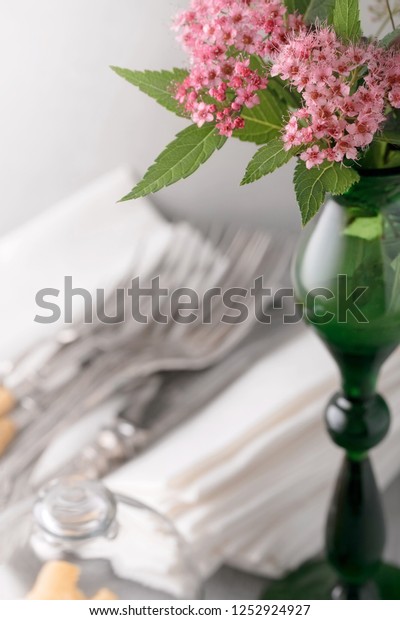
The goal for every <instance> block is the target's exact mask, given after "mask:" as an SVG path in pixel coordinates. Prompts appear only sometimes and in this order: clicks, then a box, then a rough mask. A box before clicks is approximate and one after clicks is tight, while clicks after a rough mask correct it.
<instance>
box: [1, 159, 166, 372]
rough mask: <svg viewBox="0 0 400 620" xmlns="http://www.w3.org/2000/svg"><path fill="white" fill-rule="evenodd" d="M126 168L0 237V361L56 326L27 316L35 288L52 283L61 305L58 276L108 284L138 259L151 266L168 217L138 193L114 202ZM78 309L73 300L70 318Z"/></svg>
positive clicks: (81, 283) (124, 185)
mask: <svg viewBox="0 0 400 620" xmlns="http://www.w3.org/2000/svg"><path fill="white" fill-rule="evenodd" d="M133 182H134V181H133V178H132V175H131V174H130V172H129V171H128V170H127V169H125V168H121V169H117V170H115V171H113V172H111V173H109V174H107V175H105V176H104V177H101V178H100V179H98V180H96V181H94V182H93V183H92V184H91V185H89V186H88V187H86V188H84V189H83V190H82V191H80V192H78V193H77V194H75V195H73V196H71V198H68V199H67V200H65V201H63V202H62V203H61V204H59V205H55V206H54V207H53V208H52V209H51V210H48V211H46V212H44V213H42V214H41V215H39V216H38V217H35V218H34V219H32V220H30V221H28V222H27V223H26V224H25V225H24V226H21V227H19V228H17V229H16V230H14V231H12V232H11V233H9V234H8V235H6V236H4V237H2V238H1V239H0V286H1V290H2V291H3V292H4V295H5V296H6V297H5V299H7V302H4V301H3V304H2V321H1V323H0V343H1V344H0V365H1V361H3V360H13V359H15V358H16V356H17V355H19V354H20V353H22V352H24V351H25V350H26V349H27V348H28V347H29V345H32V344H35V343H36V342H41V341H42V340H43V339H46V338H50V337H52V336H53V335H54V334H56V332H57V331H59V330H60V328H61V327H62V326H63V324H62V320H60V321H59V322H57V323H52V324H46V325H44V324H40V323H37V322H34V318H35V316H36V315H37V314H38V313H39V314H44V311H43V310H40V309H38V307H37V305H36V301H35V297H36V293H37V292H38V291H39V290H41V289H43V288H49V287H50V288H55V289H58V290H60V295H59V297H58V299H57V302H58V303H59V304H60V307H61V308H63V304H64V295H63V292H64V278H65V276H72V281H73V286H74V287H78V288H85V289H87V290H88V291H90V292H91V293H94V292H95V291H96V289H97V288H100V287H101V288H104V289H105V291H106V294H107V292H110V291H111V290H112V287H113V286H114V285H115V282H116V281H118V279H119V278H120V277H121V275H123V274H124V273H126V271H127V268H128V266H132V267H134V264H133V265H132V263H133V262H134V260H135V259H136V261H138V260H139V257H138V256H137V255H135V250H136V251H137V248H138V247H139V245H140V244H141V242H142V240H143V239H144V238H145V239H146V244H145V246H143V247H141V246H140V249H141V256H140V264H141V265H146V266H148V267H151V265H152V264H154V263H155V262H156V261H157V260H158V258H159V257H160V256H161V254H162V252H163V249H164V248H165V247H166V245H167V244H168V242H169V241H170V239H171V234H172V232H171V228H172V227H171V225H170V224H168V223H167V222H166V221H165V220H164V219H163V218H162V217H161V216H160V215H159V214H158V213H157V211H156V210H155V209H154V207H153V206H152V204H151V203H150V202H149V201H148V200H146V199H141V200H138V201H136V202H135V204H132V203H121V204H116V203H117V201H118V200H119V199H120V198H121V196H123V195H124V194H126V192H127V189H129V188H130V187H131V186H132V184H133ZM81 313H82V307H81V306H80V305H79V300H78V301H77V303H76V304H75V303H74V318H76V319H78V318H79V317H80V314H81Z"/></svg>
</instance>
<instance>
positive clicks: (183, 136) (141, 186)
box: [122, 123, 226, 200]
mask: <svg viewBox="0 0 400 620" xmlns="http://www.w3.org/2000/svg"><path fill="white" fill-rule="evenodd" d="M225 142H226V138H225V137H224V136H220V135H218V134H217V133H216V130H215V126H214V125H210V124H209V123H207V124H205V125H203V127H201V128H199V127H197V125H190V126H189V127H187V128H186V129H184V130H183V131H181V132H180V133H178V135H177V136H176V139H175V140H174V141H173V142H171V144H169V145H168V146H167V147H166V149H165V150H164V151H163V152H162V153H161V155H159V156H158V157H157V159H156V161H155V163H154V164H153V165H152V166H151V167H150V168H149V169H148V171H147V172H146V174H145V176H144V177H143V180H142V181H140V183H138V184H137V185H136V187H134V188H133V190H132V191H131V192H130V193H129V194H128V195H127V196H125V197H124V198H122V200H132V199H133V198H140V197H141V196H147V195H148V194H153V193H155V192H158V191H159V190H160V189H162V188H163V187H167V186H168V185H172V184H173V183H176V182H177V181H180V180H181V179H186V177H188V176H190V175H191V174H193V172H196V170H197V169H198V168H199V167H200V166H201V164H203V163H204V162H205V161H207V160H208V159H209V158H210V157H211V155H212V154H213V153H214V152H215V151H217V150H219V149H220V148H221V147H222V146H223V145H224V144H225Z"/></svg>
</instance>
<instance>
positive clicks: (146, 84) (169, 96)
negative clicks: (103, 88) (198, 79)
mask: <svg viewBox="0 0 400 620" xmlns="http://www.w3.org/2000/svg"><path fill="white" fill-rule="evenodd" d="M111 69H112V70H113V71H114V72H115V73H116V74H117V75H119V76H120V77H122V78H124V80H127V82H129V83H130V84H133V85H134V86H137V88H139V89H140V90H141V91H142V92H143V93H145V94H146V95H149V96H150V97H152V98H153V99H155V100H156V101H157V102H158V103H159V104H160V105H162V106H163V107H164V108H166V109H167V110H169V111H170V112H174V113H175V114H177V115H178V116H187V115H186V114H185V111H184V110H183V108H182V106H181V105H180V104H179V102H178V101H177V100H176V99H175V97H174V92H173V88H174V84H176V83H179V82H183V80H184V79H185V78H186V77H187V75H188V72H187V71H185V70H184V69H172V70H171V71H131V70H130V69H122V68H121V67H111Z"/></svg>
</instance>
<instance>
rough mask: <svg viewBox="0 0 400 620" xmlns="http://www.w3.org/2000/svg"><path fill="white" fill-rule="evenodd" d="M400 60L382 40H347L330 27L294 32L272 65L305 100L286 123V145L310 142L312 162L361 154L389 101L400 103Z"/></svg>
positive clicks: (306, 155) (307, 152) (307, 156)
mask: <svg viewBox="0 0 400 620" xmlns="http://www.w3.org/2000/svg"><path fill="white" fill-rule="evenodd" d="M299 58H301V62H299ZM397 61H400V54H397V58H396V59H395V58H394V57H393V53H392V52H388V51H387V50H384V49H383V48H382V47H379V46H378V45H377V44H368V45H366V44H364V43H360V44H359V45H353V44H352V45H346V44H344V43H343V42H342V41H340V40H339V39H338V38H337V36H336V34H335V32H334V31H332V30H331V29H329V28H322V29H319V30H314V31H309V32H305V31H304V30H303V31H301V32H300V33H297V34H296V33H295V34H293V35H291V36H290V37H289V38H288V40H287V43H286V45H283V46H281V49H280V52H279V54H278V55H277V57H276V59H275V62H274V64H273V66H272V70H271V73H272V74H273V75H279V76H280V77H281V78H282V79H287V80H288V81H289V83H290V84H291V85H292V86H293V87H294V88H296V90H297V91H298V92H299V93H300V94H301V95H302V100H303V107H302V108H300V110H297V111H296V112H294V113H293V114H292V116H291V118H290V120H289V122H288V123H287V125H286V126H285V129H284V134H283V141H284V144H285V149H287V148H291V147H292V146H301V145H304V147H305V151H304V152H303V153H302V154H301V158H302V159H303V161H305V162H306V165H307V167H308V168H311V167H313V166H316V165H319V164H320V163H322V161H323V160H324V159H328V160H329V161H338V162H339V161H343V160H344V159H353V160H355V159H357V157H358V154H359V150H360V149H364V148H366V147H367V146H369V144H370V143H371V142H372V140H373V138H374V135H375V134H376V132H377V131H379V129H380V128H381V126H382V123H383V122H384V120H385V112H386V106H387V105H388V103H389V104H390V105H392V106H393V107H400V64H399V62H397ZM299 119H302V127H301V128H299V127H298V121H299Z"/></svg>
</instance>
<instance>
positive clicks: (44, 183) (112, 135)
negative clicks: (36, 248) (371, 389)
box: [0, 0, 375, 234]
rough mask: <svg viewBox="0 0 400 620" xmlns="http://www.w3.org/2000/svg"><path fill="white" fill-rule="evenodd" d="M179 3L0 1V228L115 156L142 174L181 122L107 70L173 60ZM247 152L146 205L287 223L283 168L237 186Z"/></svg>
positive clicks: (230, 153)
mask: <svg viewBox="0 0 400 620" xmlns="http://www.w3.org/2000/svg"><path fill="white" fill-rule="evenodd" d="M361 5H362V9H363V13H364V15H363V18H364V25H365V30H366V31H367V32H368V31H371V32H372V31H373V28H374V27H375V26H373V25H372V24H370V23H369V15H368V8H367V5H368V3H367V2H366V0H362V2H361ZM185 6H187V2H186V0H179V1H178V0H146V1H144V0H118V2H112V1H111V0H85V2H82V1H81V0H69V1H68V2H53V1H52V0H37V1H36V2H34V3H33V2H31V1H30V0H14V1H13V2H7V1H5V0H3V2H2V3H1V7H2V10H1V20H0V58H1V65H2V96H1V98H0V118H1V121H0V122H1V125H2V127H1V151H0V153H1V155H0V157H1V161H0V166H1V170H2V195H3V205H4V207H3V213H2V218H1V221H0V234H2V233H5V232H7V231H8V230H10V229H12V228H14V227H15V226H17V225H18V224H20V223H21V222H23V221H25V220H26V219H27V218H29V217H31V216H33V215H35V214H36V213H38V212H39V211H41V210H44V209H46V208H49V207H50V206H51V205H53V204H54V203H55V202H57V201H59V200H60V199H63V198H65V197H67V196H68V195H69V194H71V193H72V192H74V191H76V190H78V189H79V188H80V187H82V186H83V185H85V184H87V183H88V182H90V181H91V180H93V179H95V178H96V177H98V176H99V175H100V174H103V173H106V172H108V171H109V170H111V169H113V168H115V167H116V166H117V165H118V164H121V163H124V164H125V163H128V164H130V165H131V166H132V169H133V170H134V171H135V172H136V173H137V175H141V174H143V172H144V171H145V169H146V168H147V166H148V165H149V164H150V163H152V161H153V159H154V158H155V157H156V155H158V153H159V152H160V150H161V149H162V148H163V147H164V146H165V145H166V144H167V143H168V142H170V141H171V139H172V138H173V136H174V135H175V133H176V132H177V131H179V130H180V129H181V128H182V127H183V126H185V121H184V120H181V119H178V118H175V117H174V116H173V115H172V114H169V113H168V112H167V111H166V110H164V109H162V108H161V107H159V106H158V104H157V103H155V102H153V101H152V100H150V99H149V98H148V97H147V96H146V95H143V94H141V93H140V92H139V91H137V90H136V89H135V88H134V87H132V86H131V85H129V84H127V83H124V82H123V81H122V80H121V79H120V78H118V77H117V76H115V75H114V74H113V73H112V72H111V71H110V70H109V68H108V67H109V65H118V66H122V67H129V68H132V69H145V68H148V69H161V68H164V69H168V68H170V67H172V66H182V65H183V64H184V62H185V58H184V56H183V54H182V52H181V50H180V49H179V46H178V44H177V43H176V42H175V35H174V33H173V32H171V30H170V24H171V19H172V17H173V15H174V14H175V13H176V11H177V10H179V9H180V8H182V7H185ZM254 150H255V149H254V146H253V145H251V144H244V143H241V142H239V141H237V142H235V141H230V142H229V143H228V144H227V145H226V146H225V148H224V152H223V153H219V154H217V155H216V156H215V157H213V158H212V160H211V161H209V162H208V163H207V164H206V165H205V166H204V167H202V169H200V171H199V172H198V173H197V174H196V175H194V176H193V177H192V178H190V179H188V180H186V181H185V182H183V183H179V184H178V185H177V186H174V187H171V188H169V189H167V190H164V191H163V192H161V193H160V194H158V195H157V196H156V197H155V198H154V202H155V203H156V205H157V206H159V207H160V208H161V209H162V210H163V211H164V212H166V213H169V214H174V215H182V216H184V217H185V218H187V219H190V220H195V221H207V220H208V219H210V218H211V217H212V218H213V219H214V220H215V219H217V220H221V221H226V220H229V221H237V222H245V223H251V224H254V225H263V226H269V225H271V224H273V225H274V227H279V228H284V227H290V228H292V229H298V227H299V223H300V220H299V217H298V210H297V208H296V205H295V198H294V193H293V188H292V184H291V183H290V182H289V177H290V175H291V170H290V169H289V167H285V168H284V169H283V170H279V171H278V172H277V173H275V174H274V175H273V177H271V178H267V179H263V180H262V181H260V182H258V183H257V184H254V185H251V186H246V187H239V184H240V180H241V178H242V175H243V171H244V169H245V167H246V165H247V163H248V161H249V160H250V158H251V156H252V154H253V152H254ZM117 198H119V196H116V199H117ZM130 206H131V207H132V208H134V204H133V203H132V204H131V205H130ZM116 208H121V207H116Z"/></svg>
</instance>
